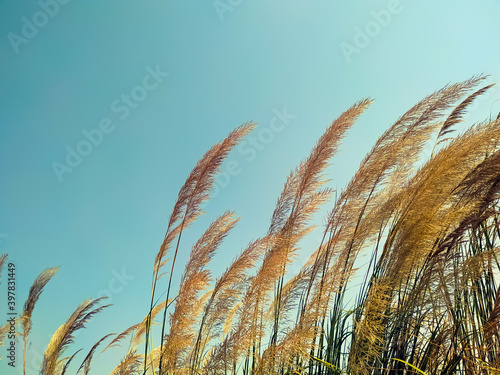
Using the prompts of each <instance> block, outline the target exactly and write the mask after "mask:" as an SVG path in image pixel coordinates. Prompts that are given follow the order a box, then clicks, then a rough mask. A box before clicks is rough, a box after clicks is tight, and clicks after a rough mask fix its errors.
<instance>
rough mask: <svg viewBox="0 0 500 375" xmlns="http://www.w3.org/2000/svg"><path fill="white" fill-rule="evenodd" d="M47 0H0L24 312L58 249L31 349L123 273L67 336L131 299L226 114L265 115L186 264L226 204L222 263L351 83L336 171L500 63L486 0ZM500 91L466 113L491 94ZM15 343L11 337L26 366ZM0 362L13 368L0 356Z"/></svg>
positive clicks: (255, 230) (123, 308)
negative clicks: (230, 216)
mask: <svg viewBox="0 0 500 375" xmlns="http://www.w3.org/2000/svg"><path fill="white" fill-rule="evenodd" d="M55 1H56V0H41V1H40V2H37V1H23V2H18V1H14V0H1V1H0V171H1V184H0V212H1V214H0V241H1V242H0V254H1V253H9V259H10V261H13V262H15V264H16V267H17V282H18V284H17V298H18V299H17V307H18V312H21V310H22V305H23V304H24V300H25V299H26V296H27V293H28V290H29V287H30V285H31V283H32V282H33V280H34V279H35V278H36V276H37V275H38V274H39V273H40V272H41V271H42V270H43V269H45V268H47V267H52V266H56V265H60V266H61V269H60V271H59V272H58V274H57V275H56V276H55V277H54V278H53V279H52V280H51V281H50V283H49V284H48V285H47V287H46V290H45V292H44V293H43V294H42V296H41V298H40V300H39V302H38V304H37V306H36V308H35V312H34V315H33V330H32V334H31V344H30V351H29V355H28V365H29V366H28V367H29V368H30V367H31V363H32V362H33V363H35V364H39V363H40V360H39V358H38V357H37V354H36V353H43V351H44V349H45V346H46V345H47V343H48V341H49V336H51V335H52V333H53V332H54V331H55V330H56V329H57V327H58V326H59V325H61V324H63V323H64V322H65V320H66V319H67V318H68V317H69V316H70V314H71V313H72V311H73V310H74V309H75V308H76V307H77V306H78V304H79V303H80V302H82V301H83V300H85V299H86V298H92V297H98V296H100V295H103V294H106V293H109V292H106V291H109V290H114V291H116V292H115V293H112V301H111V303H113V304H114V306H113V307H111V308H109V309H108V310H107V311H105V312H103V313H102V314H100V315H98V316H96V317H95V318H94V319H93V320H92V321H91V322H90V323H89V324H88V328H87V329H86V330H84V331H82V332H81V333H80V334H79V335H78V337H77V340H76V342H75V344H74V345H73V346H72V347H70V349H69V350H68V351H67V352H66V353H65V354H66V355H71V354H72V353H73V352H74V351H75V350H77V349H78V348H80V347H83V348H84V350H85V351H87V350H89V349H90V347H91V346H92V344H93V343H94V342H96V341H97V340H98V339H99V338H101V337H102V336H103V335H104V334H106V333H109V332H121V331H122V330H123V329H125V328H127V327H129V326H130V325H132V324H134V323H136V322H138V321H140V320H141V319H142V318H143V316H144V315H145V314H146V313H147V305H148V298H149V293H150V282H151V271H152V264H153V259H154V256H155V255H156V252H157V250H158V248H159V246H160V244H161V242H162V239H163V235H164V230H165V228H166V221H167V218H168V215H169V213H170V210H171V208H172V206H173V204H174V202H175V199H176V195H177V191H178V189H179V187H180V186H181V185H182V183H183V182H184V180H185V178H186V176H187V174H188V173H189V171H190V170H191V169H192V167H193V166H194V165H195V163H196V161H197V160H198V159H199V158H200V157H201V156H202V155H203V153H204V152H205V151H206V150H207V149H208V148H209V147H210V146H211V145H212V144H214V143H215V142H217V141H219V140H220V139H222V138H223V137H225V136H226V135H227V134H228V133H229V131H231V130H232V129H233V128H234V127H236V126H238V125H240V124H242V123H244V122H248V121H255V122H257V123H258V124H259V125H258V128H257V129H256V131H255V132H254V136H255V137H256V141H254V142H255V143H253V144H251V143H248V142H247V143H246V144H245V146H244V147H243V148H241V149H240V150H239V151H238V150H236V151H235V152H233V153H232V154H231V155H230V157H229V161H232V162H233V164H232V165H233V167H234V166H235V165H237V167H236V168H235V170H236V173H233V175H232V176H231V175H229V174H228V176H230V178H229V179H228V178H227V176H226V178H225V179H224V178H222V179H221V180H219V185H220V186H221V188H220V189H219V190H220V191H219V193H218V194H217V196H216V197H215V198H214V199H213V200H212V201H211V202H210V203H209V204H208V205H207V207H206V209H207V211H208V212H207V214H206V215H204V217H203V218H202V219H200V221H199V222H197V223H196V225H194V226H193V227H192V228H191V229H190V231H189V236H186V237H185V239H186V242H184V247H183V249H181V250H182V251H183V253H182V254H181V256H180V259H179V261H180V263H179V267H178V271H180V270H181V269H182V266H181V265H182V262H183V261H185V260H186V255H185V254H187V253H188V252H189V250H190V246H191V243H192V241H194V240H195V239H196V236H197V235H199V234H200V233H201V232H202V231H203V230H204V228H205V227H206V226H207V225H208V223H209V222H210V221H211V220H213V219H214V218H215V217H216V216H217V215H219V214H221V213H222V212H223V211H225V210H226V209H233V210H235V211H236V212H237V214H238V215H240V216H241V217H242V219H241V221H240V223H239V224H238V226H237V228H236V229H235V230H234V231H233V232H232V234H231V235H230V236H229V238H228V239H227V241H226V242H225V244H224V246H223V247H222V248H221V250H220V253H219V255H218V256H217V258H216V259H215V262H214V266H213V270H214V273H215V277H216V276H217V274H218V273H219V272H220V271H221V270H223V268H224V267H225V266H227V265H228V261H229V260H230V259H232V258H234V257H235V256H236V255H237V254H238V253H239V251H240V250H241V249H242V248H243V247H244V246H245V245H246V244H247V243H248V242H249V241H250V240H252V239H255V238H257V237H259V236H261V235H263V234H264V233H265V231H266V229H267V226H268V224H269V219H270V216H271V214H272V211H273V209H274V203H275V201H276V199H277V197H278V195H279V193H280V191H281V188H282V186H283V183H284V181H285V178H286V176H287V174H288V173H289V171H290V170H291V169H292V168H293V167H294V166H295V165H297V163H298V162H299V161H300V160H302V159H303V158H305V157H306V156H307V154H308V153H309V151H310V149H311V148H312V147H313V145H314V142H315V141H316V139H317V138H319V136H320V135H321V133H322V132H323V130H324V129H325V128H326V127H327V126H328V125H329V124H330V123H331V121H332V120H333V119H334V118H335V117H337V116H338V115H339V114H340V113H341V112H342V111H343V110H345V109H347V108H348V107H349V106H350V105H352V104H353V103H354V102H355V101H357V100H359V99H361V98H364V97H372V98H375V99H376V100H375V102H374V104H373V105H372V106H371V108H369V110H368V111H367V112H366V113H365V114H364V115H363V116H362V118H361V119H360V121H359V122H358V123H357V124H356V126H355V127H354V128H353V129H352V131H351V132H350V133H349V137H348V138H347V139H346V141H345V143H344V145H343V147H342V150H341V152H340V153H339V154H338V155H337V158H336V159H335V160H334V163H335V165H334V166H333V167H332V168H331V173H332V174H331V178H332V179H333V180H332V182H331V186H332V187H333V188H338V189H340V188H342V186H344V185H345V183H346V182H347V181H348V179H349V177H350V176H351V175H352V173H353V172H354V171H355V169H356V166H357V165H358V164H359V161H360V160H361V159H362V157H363V156H364V154H365V153H366V152H367V151H368V150H369V148H370V147H371V146H372V144H373V143H374V142H375V140H376V139H377V137H378V136H379V135H380V134H382V132H383V131H384V130H385V129H386V128H387V127H389V126H390V125H391V124H392V123H393V122H394V121H395V120H396V119H397V117H398V116H400V115H401V114H402V113H403V112H404V111H405V110H407V109H408V108H410V107H411V106H412V105H413V104H414V103H416V102H417V101H418V100H419V99H421V98H422V97H424V96H425V95H427V94H430V93H431V92H433V91H434V90H436V89H439V88H441V87H442V86H444V85H445V84H447V83H449V82H456V81H460V80H464V79H467V78H469V77H471V76H472V75H476V74H490V75H491V78H490V79H489V81H491V82H499V81H500V50H499V48H498V35H500V33H499V31H500V30H499V26H498V25H499V23H498V16H499V15H500V3H499V2H497V1H493V0H491V1H478V2H475V3H473V2H470V1H453V2H451V1H448V2H432V1H426V0H421V1H415V0H414V1H411V0H401V1H395V0H390V1H349V2H346V1H343V2H340V1H326V0H324V1H296V0H287V1H281V0H280V1H265V0H254V1H244V0H243V1H241V0H240V1H237V0H231V1H230V0H221V1H140V2H138V1H131V0H120V1H117V0H114V1H106V2H103V1H80V0H72V1H68V0H64V1H62V0H59V1H58V2H55ZM63 3H64V4H63ZM230 4H233V5H230ZM498 98H500V95H499V91H498V89H493V90H491V93H490V94H489V95H488V96H486V97H484V98H482V99H481V100H479V101H478V104H477V105H476V106H474V109H475V113H474V114H473V116H474V118H476V119H477V120H481V119H483V118H485V117H487V116H489V113H490V110H491V111H493V112H494V113H495V114H496V113H497V112H498V111H500V101H499V102H497V103H494V101H495V100H496V99H498ZM280 116H281V117H280ZM275 117H277V118H278V119H280V118H281V120H279V121H278V122H274V120H273V118H275ZM283 119H284V120H283ZM280 121H281V122H280ZM271 122H272V123H273V124H276V123H278V124H281V125H282V126H280V127H279V128H276V127H275V128H274V129H272V127H271ZM91 141H92V142H93V144H92V143H91ZM77 154H79V155H77ZM236 163H237V164H236ZM227 166H228V164H226V165H225V167H224V168H227ZM318 222H319V223H321V217H320V218H318ZM311 243H314V235H313V238H312V240H311ZM310 251H312V249H311V248H305V249H304V252H305V255H307V253H308V252H310ZM305 255H304V256H305ZM297 268H298V266H297ZM117 275H118V276H117ZM5 276H6V270H4V272H3V275H2V285H0V301H2V302H1V304H0V306H1V307H0V308H1V310H0V319H1V320H2V321H1V322H0V323H3V321H4V320H6V308H4V307H3V306H4V302H3V301H5V297H6V284H5ZM176 277H177V279H178V278H179V272H177V275H176ZM122 353H123V352H121V351H120V350H116V349H115V350H113V351H109V352H108V353H107V354H105V355H103V357H102V358H99V359H98V360H96V362H95V363H94V365H93V373H95V374H105V373H109V371H110V370H111V369H112V368H114V366H115V365H116V364H117V363H118V360H119V358H120V356H121V355H122ZM0 354H1V355H2V356H3V357H5V356H6V352H5V348H0ZM83 357H84V355H83V354H82V355H80V356H79V357H78V358H77V359H76V360H75V361H74V364H75V365H76V364H78V365H79V364H80V362H81V361H82V360H83ZM21 358H22V356H21V349H20V345H19V346H18V355H17V365H18V370H19V369H21V362H22V361H21ZM77 362H78V363H77ZM75 370H76V369H74V370H73V372H74V371H75ZM0 373H2V374H10V373H12V374H16V373H18V372H16V371H12V369H10V368H8V367H7V366H6V362H5V360H4V361H2V362H1V363H0ZM28 373H29V374H35V373H37V371H35V370H32V369H30V370H29V371H28Z"/></svg>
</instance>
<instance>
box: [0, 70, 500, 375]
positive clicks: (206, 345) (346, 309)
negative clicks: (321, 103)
mask: <svg viewBox="0 0 500 375" xmlns="http://www.w3.org/2000/svg"><path fill="white" fill-rule="evenodd" d="M483 79H484V78H483V77H479V78H472V79H470V80H467V81H464V82H461V83H458V84H453V85H448V86H446V87H444V88H443V89H441V90H439V91H437V92H435V93H433V94H431V95H429V96H427V97H426V98H424V99H423V100H422V101H420V102H419V103H417V104H416V105H415V106H413V107H412V108H411V109H410V110H408V111H407V112H406V113H404V114H403V115H402V116H401V117H400V118H399V119H398V120H397V121H396V122H395V123H394V124H393V125H392V126H391V127H390V128H389V129H388V130H387V131H386V132H385V133H384V134H383V135H382V136H381V137H380V139H379V140H378V141H377V143H376V144H375V146H374V147H373V148H372V150H371V151H370V152H369V153H368V154H367V155H366V157H365V158H364V159H363V161H362V162H361V165H360V167H359V169H358V171H357V172H356V174H355V175H354V176H353V178H352V179H351V181H350V182H349V183H348V185H347V186H346V187H345V189H344V190H343V191H342V192H340V193H339V194H338V195H337V196H336V199H335V200H332V191H331V190H330V189H329V188H328V187H327V186H326V184H327V180H326V177H327V176H325V169H326V168H327V166H328V165H329V162H330V160H331V158H332V157H333V155H334V154H335V152H336V151H337V148H338V147H339V144H340V142H341V141H342V139H343V137H344V135H345V134H346V131H347V130H348V129H349V128H350V127H351V126H352V125H353V124H354V122H355V121H356V119H357V118H358V117H359V116H360V115H361V114H362V113H363V112H364V111H365V109H367V107H368V106H369V105H370V104H371V100H362V101H360V102H358V103H356V104H354V105H353V106H352V107H351V108H349V109H348V110H347V111H345V112H344V113H342V114H341V115H340V116H339V117H338V118H337V119H336V120H335V121H334V122H333V123H332V124H331V125H330V126H329V127H328V128H327V129H326V131H325V133H324V134H323V135H322V136H321V138H320V139H319V140H318V142H317V144H316V145H315V147H314V148H313V150H312V152H311V154H310V155H309V156H308V157H307V158H306V159H305V160H304V161H303V162H302V163H300V165H299V166H298V167H297V168H296V169H294V170H293V171H292V172H291V173H290V174H289V176H288V178H287V180H286V182H285V185H284V188H283V191H282V193H281V195H280V196H279V197H278V200H277V204H276V208H275V210H274V213H273V215H272V217H271V219H270V224H269V229H268V231H267V233H265V234H264V235H263V236H262V237H261V238H259V239H257V240H255V241H253V242H251V243H250V244H248V246H247V247H246V248H244V250H243V251H242V252H241V253H240V255H239V256H238V257H236V259H235V260H234V261H233V262H232V264H231V265H230V266H229V267H228V268H227V269H226V271H225V272H224V273H223V274H222V275H219V277H218V278H217V279H215V280H213V279H212V276H211V273H210V271H209V268H208V264H209V262H210V260H211V259H212V257H213V256H214V254H215V252H216V250H217V248H218V247H219V245H220V244H221V242H222V241H223V240H224V238H225V237H226V236H227V235H228V234H229V233H230V231H231V230H232V229H233V228H234V226H235V225H237V222H238V218H237V217H236V216H235V214H234V213H233V212H225V213H223V214H222V215H220V216H219V217H218V218H217V219H216V220H215V221H214V222H213V223H212V224H211V225H210V226H209V227H208V228H207V229H206V231H205V233H204V234H203V235H202V236H201V238H199V239H198V241H197V242H196V243H195V244H194V245H193V247H192V249H191V254H190V258H189V261H188V263H187V264H186V266H185V271H184V273H183V276H182V278H181V280H180V287H179V290H177V291H173V290H172V288H171V286H172V275H173V274H174V272H173V271H174V268H175V266H176V258H177V254H178V252H179V251H185V250H184V247H183V246H182V239H183V237H185V236H186V235H187V234H185V232H186V230H187V229H188V228H189V226H190V225H191V224H192V223H193V222H194V221H195V220H196V219H197V218H198V217H199V215H200V214H202V209H201V207H202V205H203V203H204V202H205V201H206V200H207V199H209V197H210V192H211V190H212V187H213V185H214V179H215V177H216V175H217V173H218V171H219V169H220V166H221V164H222V162H223V161H224V159H225V158H226V156H227V155H228V153H229V152H230V151H231V149H232V148H233V147H234V146H235V145H236V144H237V143H238V142H239V141H240V140H241V139H242V138H243V137H244V136H245V135H247V134H248V133H249V132H250V131H251V130H252V129H253V127H254V124H245V125H243V126H240V127H238V128H237V129H235V130H234V131H233V132H231V133H230V134H229V136H228V137H227V138H225V139H224V140H223V141H221V142H220V143H218V144H216V145H215V146H213V147H212V148H211V149H210V150H209V151H208V152H207V153H206V154H205V155H204V156H203V157H202V158H201V160H200V161H199V162H198V163H197V164H196V166H195V168H194V169H193V171H192V172H191V173H190V174H189V176H188V178H187V180H186V182H185V184H184V185H183V186H182V188H181V190H180V192H179V195H178V198H177V201H176V202H175V204H174V208H173V210H172V213H171V215H170V219H169V222H168V227H167V230H166V233H165V238H164V241H163V243H162V244H161V246H160V249H159V251H158V253H157V255H156V258H155V261H154V265H153V272H152V275H153V278H152V285H151V303H150V305H149V313H148V314H147V316H145V317H144V319H143V320H142V321H141V322H139V323H137V324H135V325H133V326H132V327H130V328H129V329H127V330H126V331H124V332H122V333H121V334H119V335H114V337H113V335H106V336H104V337H103V338H102V339H101V340H99V342H97V343H96V345H94V347H92V348H91V349H90V351H89V352H88V354H87V355H86V356H84V357H83V356H82V358H81V359H79V360H80V361H81V360H82V359H83V361H82V362H81V366H80V368H79V370H78V371H79V372H82V373H84V374H87V373H89V372H90V365H91V362H92V358H93V355H94V352H95V351H96V349H97V347H98V345H100V344H101V343H102V342H103V341H105V340H107V339H110V342H109V343H108V344H107V346H106V347H105V349H104V350H103V351H105V350H107V349H108V348H110V347H113V346H116V345H118V344H120V343H121V342H123V341H124V340H129V344H128V349H127V350H126V352H125V353H124V357H123V360H122V361H121V362H120V363H119V364H118V365H117V366H116V368H115V370H114V371H113V374H144V375H145V374H160V375H164V374H193V375H194V374H303V375H306V374H307V375H313V374H314V375H316V374H410V373H424V374H425V373H426V374H491V373H500V336H499V332H500V330H499V328H500V288H499V281H500V280H499V277H498V276H499V268H500V264H499V262H498V256H499V243H500V228H499V219H500V211H499V209H498V208H499V192H500V147H499V145H498V136H499V134H500V120H499V119H498V118H497V119H495V120H492V119H490V120H488V121H485V122H482V123H479V124H474V125H472V126H470V127H469V128H468V130H466V131H465V132H464V133H463V134H460V135H458V136H456V137H454V138H449V137H448V136H449V134H450V133H451V132H452V131H453V130H454V127H455V125H456V124H457V123H459V122H461V121H462V118H463V114H464V113H465V111H466V110H467V107H468V106H469V105H470V104H471V103H472V102H473V100H474V99H475V98H477V97H478V96H479V95H481V94H483V93H484V92H485V91H486V90H488V89H489V88H490V87H491V85H489V86H485V87H481V86H480V84H481V82H482V81H483ZM478 86H479V88H478ZM429 144H430V145H431V146H434V147H433V152H432V155H431V157H430V158H429V159H428V160H422V158H421V154H422V150H423V149H424V147H426V146H428V145H429ZM325 204H326V205H330V211H329V212H328V215H327V217H326V220H325V225H324V227H323V228H322V229H321V230H322V233H323V237H322V238H323V240H322V242H321V244H320V245H319V246H318V247H317V248H314V249H308V251H309V254H310V257H309V260H308V261H307V262H306V264H305V265H304V267H303V268H302V269H301V270H300V271H299V272H298V273H297V274H296V275H289V274H288V273H287V269H288V268H289V265H290V263H291V262H292V261H293V259H294V258H295V255H296V253H297V249H298V244H299V242H300V241H301V239H302V238H303V237H304V236H306V235H307V234H308V233H310V232H311V231H312V230H313V229H314V227H313V226H312V224H311V219H312V217H313V214H314V213H316V212H317V211H318V209H319V208H321V207H322V206H324V205H325ZM306 250H307V249H306ZM167 254H169V257H170V259H171V260H170V261H169V262H167V261H166V256H167ZM360 254H371V256H370V258H369V259H370V261H369V264H368V265H367V266H365V267H364V268H362V269H360V270H357V268H356V267H358V263H357V262H356V261H357V259H358V257H359V255H360ZM4 261H5V257H1V258H0V270H1V266H2V264H3V262H4ZM56 271H57V269H48V270H45V271H44V272H43V273H42V274H41V275H40V276H39V277H38V278H37V279H36V281H35V283H34V285H33V287H32V288H31V290H30V293H29V296H28V300H27V302H26V304H25V308H24V312H23V314H22V316H21V318H20V321H19V328H20V331H21V332H20V333H21V334H22V337H23V342H24V344H25V346H26V341H27V337H28V334H29V332H30V329H31V314H32V311H33V308H34V306H35V303H36V302H37V300H38V297H39V296H40V293H41V292H42V290H43V288H44V287H45V285H46V284H47V282H48V281H49V280H50V278H51V277H52V276H53V275H54V273H55V272H56ZM356 271H357V272H356ZM163 275H169V276H168V278H169V279H168V287H167V289H166V290H159V280H160V279H161V278H162V277H166V276H163ZM354 277H356V280H357V283H359V280H362V284H361V287H359V291H358V294H357V298H356V300H355V301H354V302H352V301H351V302H349V303H348V301H347V298H346V291H347V290H348V288H351V289H352V284H353V280H354ZM166 284H167V283H166ZM162 294H164V295H165V296H166V297H165V298H163V299H162V300H161V301H159V300H158V296H159V295H162ZM100 303H101V301H100V300H88V301H85V302H83V303H82V304H81V305H80V306H79V307H78V308H77V309H76V311H75V312H74V313H73V315H72V316H71V317H70V318H69V319H68V321H67V322H66V323H65V324H63V325H62V326H61V327H60V328H59V329H58V330H57V331H56V332H55V333H54V336H53V338H52V340H51V342H50V343H49V345H48V347H47V349H46V351H45V356H44V360H43V364H42V368H41V374H43V375H53V374H65V373H66V371H67V369H68V364H69V363H70V362H71V361H75V360H76V359H75V358H77V353H78V352H76V353H71V354H70V355H69V356H68V357H65V358H63V357H62V355H63V352H64V351H65V349H67V348H68V345H69V344H71V342H72V338H73V336H72V335H73V333H74V332H75V331H76V330H78V329H80V328H82V327H83V324H84V323H85V322H87V321H88V320H89V319H90V318H91V317H92V316H93V315H95V314H96V313H98V312H99V311H100V310H102V309H103V308H105V307H106V306H102V305H101V304H100ZM155 319H156V322H157V323H155V324H153V322H155ZM5 332H6V329H5V328H3V329H2V328H0V340H1V339H2V335H5ZM110 337H113V338H110ZM153 337H155V340H154V341H153ZM153 342H156V346H154V345H153Z"/></svg>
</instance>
